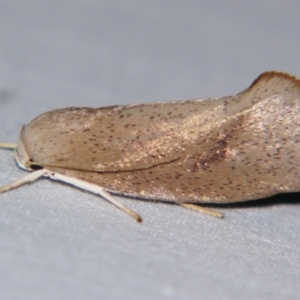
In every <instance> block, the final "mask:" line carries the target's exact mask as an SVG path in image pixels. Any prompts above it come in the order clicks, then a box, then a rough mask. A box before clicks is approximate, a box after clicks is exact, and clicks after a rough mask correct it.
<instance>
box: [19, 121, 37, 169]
mask: <svg viewBox="0 0 300 300" xmlns="http://www.w3.org/2000/svg"><path fill="white" fill-rule="evenodd" d="M24 129H25V126H23V128H22V130H21V134H20V139H19V143H18V145H17V147H16V148H15V151H14V154H15V159H16V162H17V164H18V166H19V167H20V168H21V169H24V170H27V171H34V170H36V166H34V165H33V164H32V159H31V158H30V157H29V155H28V153H27V151H26V148H25V146H24V140H25V138H24Z"/></svg>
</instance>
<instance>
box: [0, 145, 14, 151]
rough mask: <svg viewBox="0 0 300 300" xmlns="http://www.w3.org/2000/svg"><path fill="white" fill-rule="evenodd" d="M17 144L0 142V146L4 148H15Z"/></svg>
mask: <svg viewBox="0 0 300 300" xmlns="http://www.w3.org/2000/svg"><path fill="white" fill-rule="evenodd" d="M17 146H18V145H17V144H12V143H0V148H5V149H12V150H14V149H16V148H17Z"/></svg>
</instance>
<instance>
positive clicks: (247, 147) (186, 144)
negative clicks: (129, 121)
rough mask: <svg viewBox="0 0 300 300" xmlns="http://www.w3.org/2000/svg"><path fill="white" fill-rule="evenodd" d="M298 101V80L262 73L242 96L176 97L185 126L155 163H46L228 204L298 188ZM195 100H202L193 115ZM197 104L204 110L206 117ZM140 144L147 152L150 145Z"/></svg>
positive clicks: (176, 197) (141, 189)
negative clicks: (103, 166)
mask: <svg viewBox="0 0 300 300" xmlns="http://www.w3.org/2000/svg"><path fill="white" fill-rule="evenodd" d="M299 100H300V82H299V81H298V80H296V79H295V78H294V77H291V76H289V75H287V74H283V73H276V72H268V73H264V74H262V75H261V76H260V77H259V78H258V79H257V80H256V81H255V82H254V83H253V84H252V85H251V87H250V88H248V89H247V90H246V91H244V92H242V93H240V94H238V95H237V96H236V97H226V98H221V99H217V100H206V103H205V102H202V101H198V100H195V101H193V102H192V101H188V102H179V103H178V102H177V103H176V105H177V108H178V113H177V115H176V114H175V113H174V108H175V106H173V109H172V110H171V112H172V113H173V116H177V117H175V118H174V121H177V122H179V124H180V126H177V127H176V126H175V124H174V127H173V128H176V129H177V130H181V132H180V133H177V132H175V131H171V132H172V136H173V138H174V140H172V142H171V143H169V145H168V147H169V148H168V147H166V148H164V150H163V153H164V154H168V156H167V158H168V157H171V158H172V159H173V158H174V160H172V161H169V162H168V159H164V157H162V159H157V160H155V159H154V161H155V164H153V165H152V166H151V159H150V160H147V159H146V163H145V162H144V163H143V160H142V166H147V167H145V168H144V169H142V168H140V162H138V163H137V164H136V165H134V163H133V161H130V164H131V166H132V168H131V170H128V171H117V172H101V173H99V172H82V171H78V170H67V169H65V168H52V167H48V168H49V169H52V170H56V171H58V172H60V173H63V174H67V175H69V176H73V177H76V178H80V179H83V180H86V181H88V182H92V183H96V184H98V185H100V186H102V187H104V188H105V189H106V190H108V191H111V192H114V193H117V194H122V195H128V196H133V197H140V198H145V199H157V200H166V201H174V202H212V203H229V202H237V201H243V200H250V199H257V198H262V197H266V196H270V195H273V194H277V193H281V192H293V191H299V190H300V180H299V178H300V176H299V175H300V157H299V150H300V111H299V110H300V107H299ZM198 102H199V103H198ZM189 103H194V107H195V106H197V108H194V109H195V111H196V113H195V114H193V113H192V109H193V108H192V107H193V106H189ZM195 104H197V105H195ZM158 105H159V106H160V107H162V106H163V104H158ZM172 105H173V103H171V105H170V107H172ZM185 105H186V106H188V107H189V111H190V114H191V115H190V117H188V116H186V115H185V113H184V117H183V119H184V122H180V117H179V115H180V114H181V113H182V111H184V107H185ZM198 105H199V106H200V107H202V110H203V111H204V112H205V113H202V112H201V113H200V114H201V118H199V117H198V113H199V111H201V109H198ZM142 107H143V108H145V106H139V108H138V109H142ZM126 108H127V109H129V110H130V108H131V107H125V110H126ZM130 111H131V110H130ZM163 114H164V116H165V112H164V113H163ZM215 114H216V115H217V116H216V115H215ZM200 119H201V120H202V119H205V120H206V123H201V120H200ZM166 123H167V122H166ZM185 123H187V124H186V127H185ZM160 124H162V123H160ZM200 124H201V127H199V125H200ZM147 125H149V123H147ZM140 126H143V125H142V123H141V124H140ZM166 126H170V125H168V124H166ZM157 129H158V130H159V128H157ZM161 132H162V131H161V130H159V133H161ZM167 132H168V130H166V134H167ZM152 134H153V135H155V133H154V132H153V133H152ZM175 137H176V138H180V139H182V140H180V141H178V140H176V138H175ZM156 141H158V140H156ZM174 145H175V146H174ZM180 147H182V148H180ZM177 149H180V151H177ZM141 151H143V152H145V153H142V155H144V156H145V157H146V158H147V155H146V154H147V153H146V152H147V148H144V147H143V148H142V149H141ZM174 152H175V154H174ZM131 154H133V155H134V153H131ZM152 154H153V152H152ZM159 158H160V157H159ZM156 162H160V164H156ZM130 164H129V165H130ZM116 166H117V165H116ZM117 167H118V166H117ZM120 169H122V168H120ZM124 169H125V170H126V168H124Z"/></svg>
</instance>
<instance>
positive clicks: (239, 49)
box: [0, 0, 300, 299]
mask: <svg viewBox="0 0 300 300" xmlns="http://www.w3.org/2000/svg"><path fill="white" fill-rule="evenodd" d="M299 11H300V2H299V1H298V0H294V1H286V0H281V1H280V0H276V1H258V0H255V1H217V0H215V1H177V0H174V1H159V0H154V1H149V2H146V1H138V0H127V1H108V0H107V1H97V0H93V1H92V0H90V1H58V0H51V1H50V0H49V1H37V0H27V1H12V0H6V1H5V0H1V1H0V120H1V129H0V140H1V141H8V142H17V140H18V134H19V130H20V128H21V126H22V125H23V124H24V123H26V122H29V121H30V120H31V119H32V118H33V117H35V116H37V115H38V114H40V113H42V112H45V111H47V110H51V109H54V108H61V107H67V106H94V107H98V106H104V105H113V104H128V103H138V102H149V101H164V100H176V99H188V98H197V97H210V96H225V95H229V94H234V93H237V92H240V91H241V90H243V89H244V88H246V87H247V86H249V85H250V83H251V82H252V81H253V80H254V79H255V78H256V77H257V76H258V75H259V74H260V73H261V72H263V71H265V70H273V69H277V70H282V71H286V72H290V73H292V74H294V75H297V76H298V77H300V59H299V58H300V57H299V53H300V34H299V28H300V18H299ZM0 155H1V157H0V168H1V174H0V182H1V184H5V183H8V182H11V181H13V180H15V179H17V178H19V177H21V176H22V175H24V174H25V172H24V171H22V170H20V169H18V168H17V167H16V165H15V163H14V160H13V155H12V153H11V152H10V151H7V150H1V152H0ZM122 201H123V202H124V203H126V204H127V205H128V206H130V207H131V208H133V209H135V210H136V211H138V212H140V213H141V214H142V216H143V217H144V223H143V224H142V225H139V224H137V223H135V222H134V221H132V220H131V219H130V218H129V217H127V216H126V215H125V214H124V213H122V212H120V211H118V210H117V209H115V208H114V207H113V206H112V205H109V204H107V203H106V202H105V201H102V200H101V199H99V198H97V197H96V196H93V195H91V194H88V193H84V192H82V191H79V190H77V189H75V188H72V187H69V186H66V185H64V184H59V183H56V182H50V181H47V180H40V181H38V182H36V183H34V184H32V185H27V186H24V187H22V188H20V189H17V190H14V191H11V192H9V193H6V194H3V195H1V196H0V291H1V299H100V298H102V299H125V298H127V299H154V298H155V299H168V298H170V299H299V297H300V284H299V282H300V274H299V272H300V253H299V252H300V250H299V249H300V240H299V235H300V205H299V204H300V202H299V194H294V195H283V196H280V197H276V198H273V199H271V200H270V201H268V202H266V201H265V202H260V203H254V204H252V205H246V206H242V205H241V206H235V207H225V208H223V207H221V208H218V210H219V211H222V212H224V213H225V214H226V218H225V219H224V220H218V219H214V218H211V217H208V216H205V215H201V214H197V213H195V212H192V211H189V210H185V209H183V208H181V207H179V206H176V205H167V204H156V203H152V202H146V201H137V200H130V199H122Z"/></svg>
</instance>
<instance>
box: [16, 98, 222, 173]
mask: <svg viewBox="0 0 300 300" xmlns="http://www.w3.org/2000/svg"><path fill="white" fill-rule="evenodd" d="M220 110H222V101H220V99H219V100H215V99H210V100H208V101H204V100H191V101H179V102H166V103H154V104H141V105H132V106H120V107H109V108H102V109H90V108H68V109H61V110H55V111H51V112H48V113H45V114H43V115H41V116H39V117H38V118H36V119H34V120H33V121H32V122H30V123H29V124H28V125H27V126H26V127H25V129H24V130H23V131H22V133H21V139H20V141H21V143H22V144H23V145H24V148H25V149H26V152H27V154H28V156H29V157H30V159H31V161H32V162H33V163H34V164H36V165H39V166H44V167H47V168H49V167H61V168H68V169H77V170H87V171H101V172H115V171H129V170H133V169H134V170H135V169H145V168H150V167H153V166H156V165H160V164H164V163H169V162H172V161H175V160H177V159H180V157H182V156H183V155H185V153H187V149H188V147H189V146H190V144H191V143H197V142H199V143H201V141H202V136H203V135H205V132H207V131H208V130H209V128H210V127H211V126H212V125H213V124H215V123H216V122H218V119H219V118H220V117H221V118H222V116H221V115H220Z"/></svg>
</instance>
